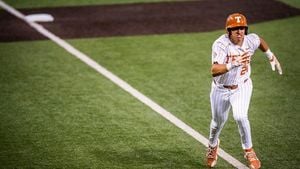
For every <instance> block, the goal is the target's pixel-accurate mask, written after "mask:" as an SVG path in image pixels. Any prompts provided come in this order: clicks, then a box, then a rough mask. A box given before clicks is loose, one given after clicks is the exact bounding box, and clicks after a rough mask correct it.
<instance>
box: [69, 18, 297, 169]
mask: <svg viewBox="0 0 300 169" xmlns="http://www.w3.org/2000/svg"><path fill="white" fill-rule="evenodd" d="M299 20H300V17H295V18H290V19H285V20H279V21H272V22H267V23H261V24H256V25H251V26H250V31H253V32H256V33H258V34H259V35H261V36H262V37H263V38H265V40H266V41H267V42H268V43H269V45H270V47H271V49H272V51H273V52H274V53H275V54H276V55H277V56H278V58H279V60H280V62H281V64H282V66H283V71H284V75H283V76H280V75H279V74H278V73H277V72H272V71H271V68H270V65H269V63H268V62H267V60H266V57H265V55H264V54H263V53H262V52H260V51H258V52H257V53H256V55H255V57H254V60H253V65H252V66H253V67H252V68H253V70H252V78H253V82H254V93H253V98H252V103H251V107H250V112H249V114H250V115H249V117H250V120H251V125H252V131H253V142H254V145H255V149H256V150H257V154H258V155H259V157H260V158H261V160H262V162H263V168H297V167H298V165H299V147H300V145H299V141H300V138H299V131H298V127H300V126H299V120H300V119H299V114H298V113H297V112H299V104H298V103H299V97H297V93H299V79H298V78H297V77H299V69H298V65H299V61H298V60H297V59H295V56H297V53H299V51H300V49H299V46H298V45H297V44H298V43H299V38H298V34H297V30H299V28H300V25H299V23H300V22H299ZM221 33H223V31H218V32H212V33H199V34H181V35H165V36H149V37H147V36H141V37H128V38H107V39H92V40H90V41H85V40H80V41H72V44H74V45H75V46H77V47H78V48H80V49H81V50H83V51H86V52H87V53H88V54H89V55H90V56H92V57H93V58H94V59H95V60H97V61H98V62H99V63H101V64H103V65H105V67H107V68H108V69H109V70H112V72H115V73H116V74H117V75H119V76H120V77H121V78H123V79H126V80H127V81H128V82H129V83H130V84H132V85H133V86H134V87H136V88H137V89H138V90H140V91H142V93H144V94H146V95H147V96H150V98H152V99H153V100H155V101H157V102H158V103H159V104H161V105H162V106H163V107H165V108H166V109H167V110H169V111H171V112H173V113H174V114H175V115H176V116H177V117H179V118H180V119H183V121H185V122H187V123H188V124H189V125H191V126H192V127H193V128H195V129H197V130H198V131H200V133H202V134H204V135H205V134H207V133H208V126H209V121H210V106H209V100H208V99H209V98H208V95H209V90H210V80H211V79H210V75H209V68H210V62H211V61H210V48H211V43H212V41H213V40H214V39H215V38H217V37H218V36H219V35H220V34H221ZM221 140H222V146H223V148H224V149H225V150H226V151H227V152H229V153H230V154H232V155H234V156H235V157H236V158H238V159H239V160H240V161H244V159H243V157H242V155H243V154H242V151H241V148H240V140H239V135H238V132H237V126H236V124H235V122H234V121H233V120H232V117H231V118H230V120H229V122H228V124H226V126H225V129H224V131H223V133H222V136H221ZM294 147H296V148H294ZM288 154H294V155H295V156H294V158H290V157H289V156H288Z"/></svg>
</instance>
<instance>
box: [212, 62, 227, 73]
mask: <svg viewBox="0 0 300 169" xmlns="http://www.w3.org/2000/svg"><path fill="white" fill-rule="evenodd" d="M226 72H228V69H227V67H226V64H218V63H217V62H214V63H213V64H212V66H211V74H212V76H213V77H215V76H219V75H222V74H224V73H226Z"/></svg>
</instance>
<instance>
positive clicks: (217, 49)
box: [212, 41, 227, 64]
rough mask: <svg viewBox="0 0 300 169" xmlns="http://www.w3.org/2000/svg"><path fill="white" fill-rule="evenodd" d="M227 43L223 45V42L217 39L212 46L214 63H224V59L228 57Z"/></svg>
mask: <svg viewBox="0 0 300 169" xmlns="http://www.w3.org/2000/svg"><path fill="white" fill-rule="evenodd" d="M225 48H226V47H225V45H223V44H222V43H221V42H218V41H216V42H215V43H214V44H213V46H212V64H214V63H216V62H217V63H218V64H222V63H223V61H224V58H225V57H226V55H227V53H226V49H225Z"/></svg>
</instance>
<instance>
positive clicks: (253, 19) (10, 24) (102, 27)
mask: <svg viewBox="0 0 300 169" xmlns="http://www.w3.org/2000/svg"><path fill="white" fill-rule="evenodd" d="M20 11H21V12H22V13H24V14H33V13H49V14H51V15H53V16H54V18H55V21H54V22H51V23H41V24H42V25H43V26H44V27H46V29H48V30H50V31H51V32H53V33H54V34H56V35H58V36H60V37H62V38H85V37H109V36H131V35H148V34H165V33H183V32H203V31H212V30H217V29H223V28H224V24H225V19H226V17H227V15H228V14H230V13H233V12H241V13H243V14H245V15H246V16H247V18H248V23H250V24H253V23H258V22H263V21H268V20H275V19H280V18H287V17H291V16H296V15H300V10H299V9H296V8H292V7H290V6H287V5H285V4H283V3H280V2H278V1H274V0H201V1H181V2H162V3H138V4H126V5H103V6H81V7H60V8H40V9H23V10H20ZM0 25H1V26H0V42H11V41H24V40H41V39H45V37H43V36H42V35H40V34H39V33H37V32H36V31H35V30H34V29H32V28H31V27H29V26H28V25H27V24H26V23H25V22H23V21H21V20H19V19H17V18H15V17H14V16H12V15H10V14H8V13H7V12H5V11H0Z"/></svg>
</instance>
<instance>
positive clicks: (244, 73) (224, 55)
mask: <svg viewBox="0 0 300 169" xmlns="http://www.w3.org/2000/svg"><path fill="white" fill-rule="evenodd" d="M259 45H260V39H259V37H258V36H257V35H256V34H254V33H252V34H249V35H245V37H244V42H243V45H242V46H238V45H234V44H233V43H232V42H231V41H230V40H229V38H228V35H222V36H220V37H219V38H218V39H217V40H216V41H215V42H214V44H213V46H212V62H213V63H215V62H217V63H218V64H227V63H230V62H232V60H233V59H235V57H237V56H241V55H242V54H244V53H245V52H248V53H249V55H250V60H251V56H252V55H253V54H254V52H255V50H256V49H257V48H258V47H259ZM250 74H251V67H250V64H248V65H247V66H240V67H236V68H233V70H231V71H229V72H227V73H225V74H223V75H220V76H216V77H214V81H215V82H216V84H222V85H236V84H239V83H241V82H243V81H244V80H245V79H248V78H249V77H250Z"/></svg>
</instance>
